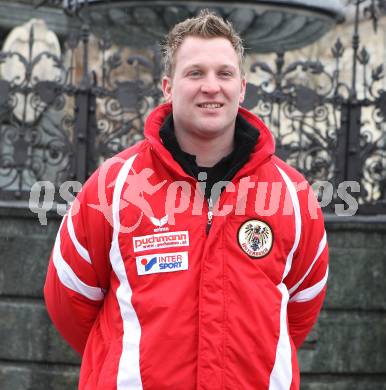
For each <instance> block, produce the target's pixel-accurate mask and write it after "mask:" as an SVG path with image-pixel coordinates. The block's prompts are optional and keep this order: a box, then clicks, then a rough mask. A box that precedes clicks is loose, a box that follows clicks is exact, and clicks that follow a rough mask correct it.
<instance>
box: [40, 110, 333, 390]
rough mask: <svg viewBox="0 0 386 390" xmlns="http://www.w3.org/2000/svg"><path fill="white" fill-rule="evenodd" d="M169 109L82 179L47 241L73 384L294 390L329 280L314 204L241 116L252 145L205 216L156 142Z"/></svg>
mask: <svg viewBox="0 0 386 390" xmlns="http://www.w3.org/2000/svg"><path fill="white" fill-rule="evenodd" d="M170 110H171V106H170V105H168V104H165V105H161V106H159V107H158V108H157V109H155V110H154V111H153V112H152V113H151V114H150V116H149V118H148V120H147V122H146V126H145V136H146V139H145V140H144V141H143V142H141V143H139V144H137V145H135V146H134V147H131V148H129V149H127V150H125V151H124V152H122V153H120V154H119V155H117V156H116V157H114V158H112V159H110V160H107V161H106V162H105V163H104V164H103V165H102V166H101V167H100V168H99V169H98V170H97V171H96V172H95V173H94V174H93V175H92V177H91V178H90V179H89V180H88V181H87V182H86V184H85V185H84V187H83V189H82V191H81V192H80V193H79V194H78V197H77V199H76V201H75V202H74V203H73V204H72V206H71V209H70V210H69V211H68V213H67V215H66V216H65V217H64V218H63V221H62V224H61V226H60V229H59V232H58V235H57V238H56V242H55V246H54V249H53V252H52V255H51V259H50V264H49V268H48V274H47V279H46V284H45V288H44V294H45V300H46V304H47V308H48V312H49V314H50V316H51V319H52V321H53V322H54V324H55V326H56V327H57V328H58V330H59V332H60V333H61V334H62V336H63V337H64V338H65V339H66V340H67V341H68V342H69V343H70V345H71V346H72V347H73V348H75V349H76V350H77V351H78V352H79V353H81V354H82V367H81V374H80V382H79V389H81V390H113V389H118V390H137V389H138V390H139V389H145V390H164V389H165V390H166V389H168V390H169V389H170V390H172V389H173V390H193V389H200V390H216V389H219V390H220V389H221V390H225V389H226V390H252V389H254V390H256V389H258V390H260V389H261V390H263V389H270V390H286V389H291V390H295V389H299V368H298V363H297V357H296V350H297V348H298V347H299V346H300V344H301V343H302V342H303V341H304V339H305V337H306V335H307V334H308V332H309V331H310V329H311V327H312V326H313V324H314V323H315V321H316V318H317V315H318V313H319V311H320V308H321V306H322V302H323V298H324V295H325V286H326V280H327V274H328V249H327V241H326V232H325V229H324V223H323V217H322V213H321V210H320V208H319V206H318V204H317V201H316V200H315V197H314V196H313V194H312V191H310V187H309V185H308V184H306V182H305V181H304V178H303V177H302V176H301V175H300V174H299V173H298V172H297V171H296V170H294V169H293V168H291V167H289V166H288V165H286V164H285V163H284V162H283V161H281V160H280V159H278V158H277V157H275V156H274V155H273V152H274V141H273V138H272V136H271V134H270V132H269V130H268V129H267V128H266V126H265V125H264V124H263V123H262V121H261V120H260V119H258V118H257V117H256V116H254V115H252V114H251V113H250V112H248V111H246V110H244V109H242V108H240V114H241V115H243V116H244V118H245V119H247V120H248V121H249V122H250V123H251V124H252V125H254V126H255V127H257V128H258V129H259V131H260V136H259V139H258V142H257V145H256V147H255V149H254V151H253V152H252V155H251V158H250V160H249V161H248V162H247V163H246V164H245V165H244V166H243V167H242V168H241V169H240V170H239V172H238V173H237V174H236V175H235V176H234V178H233V179H232V181H231V182H230V183H229V184H228V185H227V186H226V187H225V189H224V191H223V192H222V193H221V196H220V198H219V200H218V201H217V202H216V203H215V204H214V205H213V209H212V208H209V205H208V203H207V202H206V201H205V200H203V196H202V193H201V190H200V186H199V184H198V182H197V180H196V179H194V178H192V177H190V176H189V175H187V174H186V173H185V172H184V171H183V170H182V168H181V167H180V166H179V165H178V164H177V163H176V162H175V161H174V160H173V158H172V156H171V154H170V153H169V152H168V151H167V150H166V149H165V148H164V146H163V145H162V142H161V140H160V137H159V128H160V126H161V125H162V123H163V121H164V119H165V118H166V116H167V115H168V114H169V113H170ZM208 225H209V227H210V230H209V233H207V231H208Z"/></svg>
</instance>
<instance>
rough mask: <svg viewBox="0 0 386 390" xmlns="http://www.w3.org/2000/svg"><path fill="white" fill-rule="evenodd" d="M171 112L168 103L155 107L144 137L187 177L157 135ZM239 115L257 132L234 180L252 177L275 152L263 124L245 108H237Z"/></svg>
mask: <svg viewBox="0 0 386 390" xmlns="http://www.w3.org/2000/svg"><path fill="white" fill-rule="evenodd" d="M171 112H172V105H171V104H170V103H165V104H161V105H159V106H158V107H156V108H155V109H154V110H153V111H152V112H151V113H150V115H149V116H148V118H147V120H146V123H145V131H144V133H145V137H146V139H147V140H148V141H149V142H150V144H151V145H152V146H153V148H154V149H155V150H156V151H157V153H158V154H159V155H160V156H161V157H162V158H163V159H164V160H166V162H167V163H168V164H169V165H172V167H173V169H175V170H177V171H178V173H179V174H180V175H182V176H187V174H186V173H185V172H184V171H183V169H182V168H181V167H180V166H179V164H177V163H176V162H175V161H174V159H173V157H172V155H171V154H170V152H169V151H168V150H167V149H166V148H165V147H164V146H163V144H162V140H161V138H160V135H159V130H160V128H161V126H162V125H163V123H164V121H165V120H166V118H167V117H168V115H169V114H170V113H171ZM239 114H240V115H241V116H242V117H243V118H244V119H246V120H247V121H248V123H249V124H251V125H252V126H254V127H256V128H257V129H258V130H259V133H260V135H259V138H258V142H257V144H256V146H255V148H254V149H253V151H252V153H251V158H250V160H249V161H248V162H247V163H246V164H245V165H244V166H243V167H242V168H241V169H240V171H239V172H238V173H237V174H236V175H235V177H234V179H236V178H237V177H239V176H240V175H243V176H245V175H252V174H254V173H255V172H254V171H255V169H256V168H257V167H258V166H259V165H261V164H262V163H263V162H265V161H266V160H267V159H269V158H270V157H271V156H272V155H273V153H274V151H275V142H274V139H273V137H272V134H271V132H270V131H269V129H268V127H267V126H266V125H265V124H264V122H263V121H262V120H261V119H260V118H259V117H257V116H256V115H254V114H252V113H251V112H249V111H248V110H246V109H245V108H242V107H240V108H239Z"/></svg>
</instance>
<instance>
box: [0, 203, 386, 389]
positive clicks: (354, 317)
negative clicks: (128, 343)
mask: <svg viewBox="0 0 386 390" xmlns="http://www.w3.org/2000/svg"><path fill="white" fill-rule="evenodd" d="M58 226H59V218H58V216H56V215H54V214H52V215H51V217H50V218H49V219H48V225H47V226H41V225H40V224H39V221H38V219H37V218H36V216H35V215H32V214H31V213H30V212H29V211H28V210H26V209H25V208H16V207H12V208H10V207H7V208H4V207H3V208H0V256H1V261H0V340H1V342H0V390H27V389H28V390H42V389H44V390H51V389H52V390H75V389H76V388H77V376H78V364H79V358H78V356H77V355H76V354H75V353H74V352H73V351H72V350H71V349H70V348H69V347H68V346H67V345H66V344H65V343H64V342H63V341H62V340H61V338H60V337H59V336H58V334H57V333H56V331H55V329H54V328H53V327H52V325H51V323H50V321H49V319H48V316H47V313H46V311H45V308H44V303H43V300H42V287H43V283H44V278H45V272H46V267H47V262H48V257H49V253H50V251H51V248H52V245H53V240H54V237H55V233H56V231H57V229H58ZM327 230H328V240H329V245H330V255H331V265H330V278H329V289H328V294H327V299H326V302H325V306H324V310H323V312H322V314H321V316H320V319H319V322H318V324H317V326H316V327H315V329H314V331H313V332H312V333H311V334H310V336H309V338H308V340H307V342H306V343H305V345H304V347H303V348H302V349H301V350H300V352H299V358H300V364H301V372H302V387H301V389H302V390H352V389H357V390H386V359H385V354H386V283H385V281H384V277H385V274H386V240H385V233H386V218H385V217H352V218H345V219H342V218H337V217H331V216H327Z"/></svg>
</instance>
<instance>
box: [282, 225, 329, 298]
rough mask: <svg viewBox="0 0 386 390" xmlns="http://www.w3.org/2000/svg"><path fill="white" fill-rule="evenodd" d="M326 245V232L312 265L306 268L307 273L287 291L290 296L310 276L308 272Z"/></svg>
mask: <svg viewBox="0 0 386 390" xmlns="http://www.w3.org/2000/svg"><path fill="white" fill-rule="evenodd" d="M326 244H327V234H326V231H324V235H323V238H322V239H321V240H320V243H319V247H318V250H317V252H316V255H315V257H314V259H313V260H312V263H311V265H310V267H309V268H308V270H307V272H306V273H305V274H304V275H303V277H302V278H301V279H300V280H299V281H298V282H297V283H296V284H295V285H294V286H292V287H291V288H290V289H289V293H290V295H292V294H293V293H294V291H296V290H297V289H298V287H299V286H300V285H301V284H302V283H303V281H304V279H305V278H306V277H307V276H308V275H309V274H310V272H311V270H312V267H313V266H314V264H315V263H316V261H317V260H318V259H319V257H320V255H321V254H322V252H323V250H324V248H325V247H326Z"/></svg>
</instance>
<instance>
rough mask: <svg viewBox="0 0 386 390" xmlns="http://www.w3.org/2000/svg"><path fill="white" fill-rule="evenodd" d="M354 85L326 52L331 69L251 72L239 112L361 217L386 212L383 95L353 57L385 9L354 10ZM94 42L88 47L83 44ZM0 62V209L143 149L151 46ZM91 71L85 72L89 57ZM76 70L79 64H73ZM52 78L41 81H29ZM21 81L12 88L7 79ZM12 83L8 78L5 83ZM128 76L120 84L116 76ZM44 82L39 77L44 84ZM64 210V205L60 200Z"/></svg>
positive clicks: (375, 77) (85, 39)
mask: <svg viewBox="0 0 386 390" xmlns="http://www.w3.org/2000/svg"><path fill="white" fill-rule="evenodd" d="M354 3H355V6H356V16H355V23H354V33H353V40H352V48H350V53H349V55H351V56H352V59H351V61H352V74H351V81H350V83H348V82H346V81H345V80H344V77H342V73H341V62H342V60H343V58H345V56H346V55H347V53H348V51H349V49H345V48H344V46H343V44H342V43H341V41H340V40H338V41H337V42H336V43H335V44H334V45H333V47H332V48H331V55H332V57H333V59H334V67H333V68H331V66H330V65H329V64H322V63H321V62H320V61H295V62H292V63H289V64H287V63H286V54H285V53H278V54H277V56H276V60H275V64H274V65H269V64H268V63H265V62H261V61H257V62H255V63H253V64H252V65H251V68H250V76H251V79H254V80H255V79H256V80H257V81H256V82H250V83H248V88H247V97H246V101H245V103H244V105H245V106H246V107H247V108H249V109H251V110H252V111H254V112H255V113H257V114H258V115H260V116H261V117H262V118H263V119H264V120H265V121H266V123H267V124H268V125H269V126H270V127H271V129H272V131H273V133H274V135H275V138H276V147H277V153H278V154H279V156H281V157H282V158H283V159H284V160H286V161H287V162H289V163H290V164H292V165H293V166H295V167H297V168H298V169H299V170H300V171H302V172H303V173H304V175H305V176H306V177H307V178H308V179H309V180H310V181H311V182H318V181H329V182H330V183H331V184H332V186H333V188H334V190H335V197H334V200H335V202H337V201H340V202H341V200H339V199H338V197H337V195H336V191H337V189H338V187H339V184H340V183H342V182H344V181H351V182H354V181H355V182H358V183H359V187H360V192H359V193H352V195H353V196H354V197H356V198H357V200H358V201H359V204H360V207H359V211H360V212H362V213H372V214H376V213H385V212H386V128H385V126H386V124H385V119H386V90H385V89H384V88H383V84H382V83H383V80H384V75H383V66H382V65H379V66H373V64H371V61H370V54H369V52H368V51H367V50H366V49H365V48H364V47H362V46H361V45H360V35H359V25H360V23H359V18H360V13H361V12H365V13H366V14H367V15H369V16H370V18H371V19H372V20H373V22H374V26H375V27H376V25H377V15H378V13H377V11H379V7H381V6H382V5H383V2H382V1H378V2H377V1H374V0H372V1H368V0H356V1H355V2H354ZM90 40H91V41H92V42H91V41H90ZM35 43H36V39H35V37H34V29H33V28H31V30H30V34H29V39H28V52H27V54H26V55H22V54H21V53H20V52H13V51H7V52H0V198H1V199H3V200H7V199H8V200H11V199H13V200H15V199H28V197H29V191H30V188H31V186H32V185H33V183H35V182H36V181H41V180H46V181H51V182H52V183H54V185H55V187H56V188H59V186H60V185H61V184H62V183H63V182H64V181H66V180H78V181H80V182H84V180H85V179H86V178H87V177H88V176H89V175H90V174H91V172H92V171H93V170H95V168H96V167H97V166H98V165H99V164H100V163H101V162H102V161H103V160H104V159H106V158H108V157H110V156H112V155H114V154H116V153H117V152H119V151H120V150H122V149H124V148H126V147H127V146H129V145H132V144H134V143H135V142H137V141H138V140H140V139H141V138H142V129H143V125H144V120H145V118H146V115H147V113H148V112H149V111H150V109H151V108H152V107H154V106H156V105H157V104H158V103H159V102H160V99H161V91H160V79H161V66H160V53H159V49H158V47H157V46H154V47H147V48H144V49H143V50H142V51H141V52H140V53H133V52H130V50H129V49H126V48H120V47H116V46H114V45H113V42H112V40H111V38H110V37H109V36H108V32H106V34H105V35H104V36H103V37H99V39H98V40H95V39H94V38H93V37H92V35H90V32H89V29H88V28H87V26H84V27H83V28H82V29H81V30H80V31H79V32H73V33H72V34H70V35H69V36H68V37H67V39H66V41H65V42H64V43H63V44H64V45H65V47H66V54H65V56H61V57H59V56H57V55H55V54H53V53H50V52H47V51H40V52H39V50H37V49H36V48H35ZM92 45H94V46H96V47H97V48H98V50H97V53H98V58H97V61H96V62H97V63H99V67H98V69H89V63H90V61H89V55H90V46H92ZM77 61H78V62H79V64H78V63H77ZM43 63H44V66H45V67H46V68H47V69H48V68H50V69H51V71H52V72H51V73H50V74H51V76H50V77H49V78H46V77H44V74H43V75H42V74H39V72H38V71H37V69H38V68H39V69H41V65H42V64H43ZM17 67H19V69H22V71H21V72H19V73H16V75H14V76H12V72H11V71H10V69H12V70H14V69H16V68H17ZM10 74H11V76H10ZM122 75H124V77H123V76H122ZM42 76H43V77H42ZM58 200H60V199H58Z"/></svg>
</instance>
